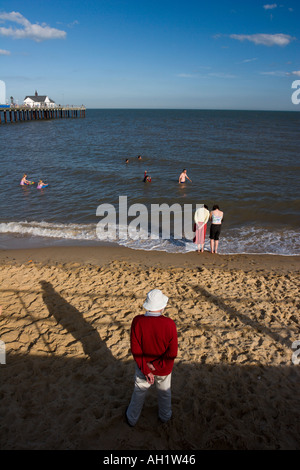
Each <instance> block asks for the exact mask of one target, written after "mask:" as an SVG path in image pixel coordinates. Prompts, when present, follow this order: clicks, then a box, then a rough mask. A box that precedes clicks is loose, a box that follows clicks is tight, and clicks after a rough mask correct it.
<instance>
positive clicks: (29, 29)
mask: <svg viewBox="0 0 300 470" xmlns="http://www.w3.org/2000/svg"><path fill="white" fill-rule="evenodd" d="M0 20H2V23H3V22H5V21H9V22H12V23H17V24H18V25H21V26H22V28H17V27H12V26H10V27H0V35H1V36H6V37H12V38H13V39H32V40H33V41H36V42H41V41H45V40H47V39H65V37H66V35H67V33H66V32H65V31H62V30H59V29H56V28H51V27H50V26H48V25H47V24H46V23H42V24H38V23H35V24H32V23H30V21H28V20H27V19H26V18H25V17H24V16H23V15H21V13H18V12H16V11H12V12H10V13H0Z"/></svg>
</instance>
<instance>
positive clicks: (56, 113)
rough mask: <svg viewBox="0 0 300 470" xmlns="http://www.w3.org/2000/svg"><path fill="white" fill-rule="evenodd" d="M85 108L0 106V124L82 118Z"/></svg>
mask: <svg viewBox="0 0 300 470" xmlns="http://www.w3.org/2000/svg"><path fill="white" fill-rule="evenodd" d="M85 110H86V108H85V106H54V107H53V108H52V107H46V106H43V107H30V106H25V105H22V106H16V105H11V106H9V107H7V106H1V105H0V124H3V123H4V124H7V123H9V122H11V123H16V122H24V121H41V120H49V119H64V118H78V117H81V118H84V117H85Z"/></svg>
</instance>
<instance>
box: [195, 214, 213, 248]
mask: <svg viewBox="0 0 300 470" xmlns="http://www.w3.org/2000/svg"><path fill="white" fill-rule="evenodd" d="M208 220H209V211H208V207H207V206H206V205H204V206H203V207H200V208H199V209H197V211H196V213H195V216H194V221H195V239H194V243H196V245H198V253H203V252H204V243H205V236H206V229H207V222H208Z"/></svg>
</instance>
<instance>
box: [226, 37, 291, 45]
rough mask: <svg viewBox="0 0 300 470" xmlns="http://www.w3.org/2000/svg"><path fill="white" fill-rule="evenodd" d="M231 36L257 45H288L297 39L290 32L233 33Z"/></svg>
mask: <svg viewBox="0 0 300 470" xmlns="http://www.w3.org/2000/svg"><path fill="white" fill-rule="evenodd" d="M230 37H231V39H237V40H238V41H250V42H253V43H254V44H256V45H263V46H282V47H283V46H287V45H288V44H290V42H292V41H294V40H295V39H296V38H294V37H292V36H290V35H288V34H252V35H246V34H231V35H230Z"/></svg>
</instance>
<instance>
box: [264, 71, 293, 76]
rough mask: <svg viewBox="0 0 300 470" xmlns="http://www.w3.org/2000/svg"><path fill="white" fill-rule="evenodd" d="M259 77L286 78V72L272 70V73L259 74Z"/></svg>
mask: <svg viewBox="0 0 300 470" xmlns="http://www.w3.org/2000/svg"><path fill="white" fill-rule="evenodd" d="M261 75H269V76H270V77H287V76H288V75H289V73H288V72H283V71H282V70H273V71H272V72H261Z"/></svg>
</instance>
